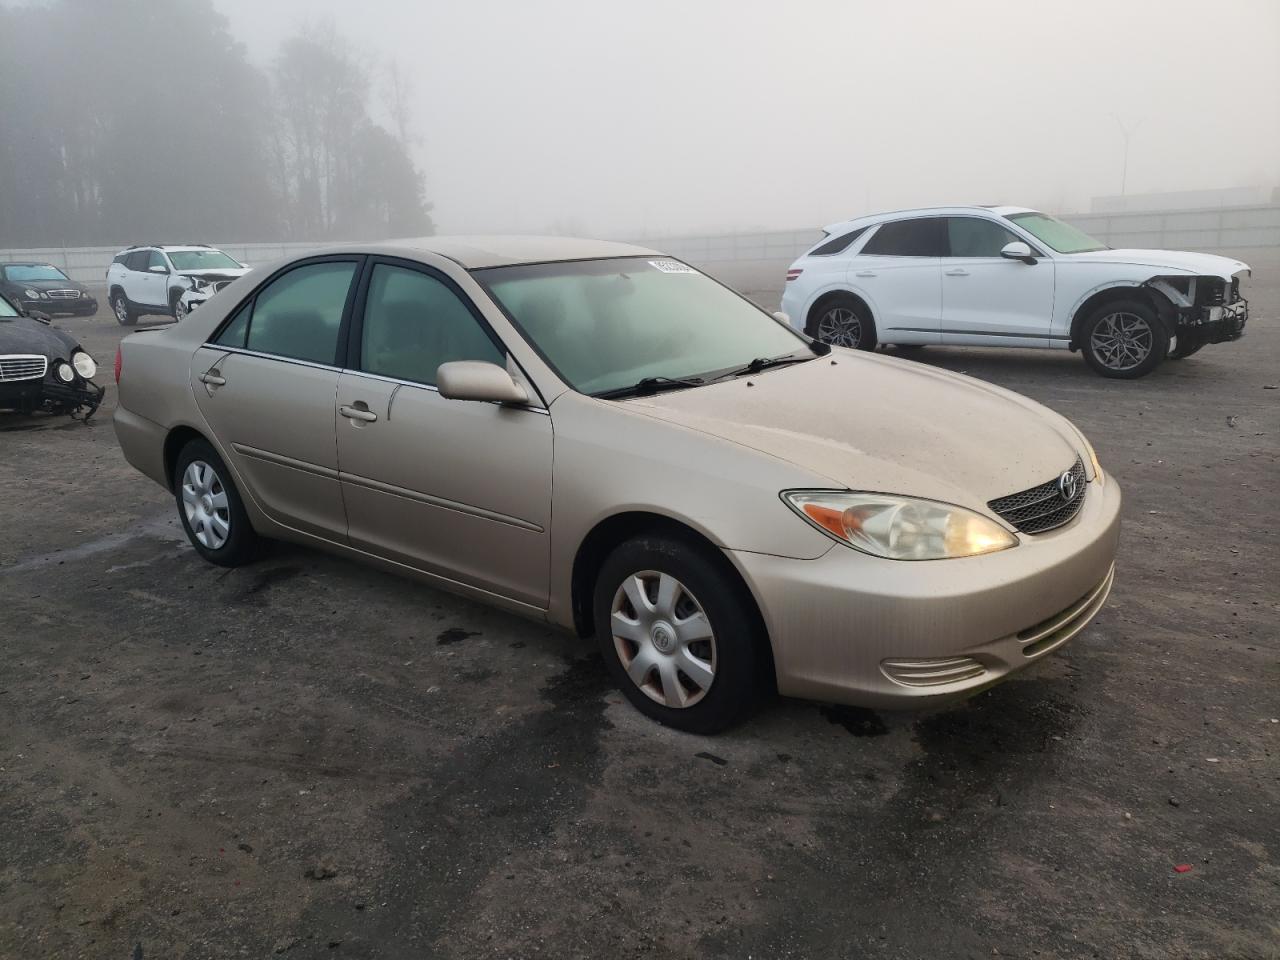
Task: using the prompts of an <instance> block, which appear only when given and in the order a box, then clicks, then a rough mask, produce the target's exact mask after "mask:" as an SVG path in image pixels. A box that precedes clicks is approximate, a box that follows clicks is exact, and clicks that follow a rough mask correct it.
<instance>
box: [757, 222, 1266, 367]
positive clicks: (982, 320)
mask: <svg viewBox="0 0 1280 960" xmlns="http://www.w3.org/2000/svg"><path fill="white" fill-rule="evenodd" d="M826 234H827V236H826V238H825V239H824V240H823V241H822V242H821V243H819V244H817V245H816V246H815V247H813V248H812V249H811V250H809V251H808V252H807V253H805V254H804V255H803V256H802V257H800V259H798V260H797V261H796V262H795V263H793V264H792V265H791V269H790V270H788V271H787V282H786V290H785V292H784V293H783V295H782V310H783V312H784V313H786V314H787V316H788V317H789V318H790V321H791V323H792V324H793V325H794V326H796V327H798V328H800V329H801V330H803V331H805V332H806V333H808V334H809V335H810V336H812V337H815V338H817V339H819V340H823V341H826V342H827V343H833V344H836V345H839V346H845V347H855V348H857V349H861V350H871V349H874V347H875V346H876V344H877V343H883V344H894V345H898V346H903V347H918V346H921V345H924V344H930V343H940V344H956V345H965V344H967V345H971V346H983V347H1056V348H1059V349H1064V350H1065V349H1069V350H1080V351H1082V352H1083V354H1084V358H1085V360H1086V361H1087V362H1088V364H1089V366H1090V367H1092V368H1093V369H1094V370H1096V371H1097V372H1098V373H1100V374H1102V375H1103V376H1105V377H1120V378H1124V379H1132V378H1135V377H1141V376H1143V375H1145V374H1147V373H1150V372H1151V371H1152V370H1153V369H1155V367H1156V366H1157V365H1158V364H1159V363H1160V362H1161V361H1162V360H1164V359H1165V357H1166V356H1167V357H1170V358H1173V359H1179V358H1181V357H1186V356H1190V355H1191V354H1192V353H1195V352H1196V351H1197V350H1199V349H1200V348H1201V347H1202V346H1204V345H1205V344H1206V343H1220V342H1222V341H1224V340H1238V339H1239V338H1240V337H1241V336H1243V335H1244V325H1245V321H1246V320H1247V319H1248V315H1249V306H1248V303H1247V302H1246V301H1245V300H1244V299H1243V298H1242V297H1241V296H1240V279H1241V277H1243V276H1247V275H1248V274H1249V267H1248V265H1247V264H1244V263H1241V262H1240V261H1239V260H1232V259H1229V258H1227V257H1217V256H1212V255H1209V254H1203V253H1176V252H1173V251H1168V250H1112V249H1110V248H1108V247H1107V246H1106V245H1105V244H1103V243H1101V242H1099V241H1098V240H1095V239H1094V238H1093V237H1090V236H1089V235H1088V234H1085V233H1083V232H1081V231H1080V230H1077V229H1076V228H1075V227H1073V226H1071V225H1070V224H1066V223H1063V222H1062V221H1061V220H1056V219H1054V218H1053V217H1050V216H1047V215H1046V214H1043V213H1037V212H1036V211H1035V210H1028V209H1026V208H1023V207H937V208H931V209H926V210H905V211H900V212H897V213H886V214H878V215H876V216H871V217H862V218H860V219H857V220H849V221H846V222H844V223H838V224H834V225H832V226H830V227H827V229H826Z"/></svg>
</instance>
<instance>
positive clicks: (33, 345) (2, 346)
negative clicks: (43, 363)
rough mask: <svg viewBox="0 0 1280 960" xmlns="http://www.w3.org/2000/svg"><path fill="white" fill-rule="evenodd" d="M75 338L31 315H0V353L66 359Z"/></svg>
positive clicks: (68, 356) (73, 347)
mask: <svg viewBox="0 0 1280 960" xmlns="http://www.w3.org/2000/svg"><path fill="white" fill-rule="evenodd" d="M75 347H76V340H75V338H74V337H72V336H70V335H69V334H66V333H63V332H62V331H61V330H58V329H57V328H55V327H51V326H49V325H48V324H46V323H42V322H41V321H39V320H34V319H32V318H31V317H0V354H8V353H38V354H40V355H41V356H45V357H48V358H49V359H51V360H55V359H59V358H60V359H63V360H67V359H69V358H70V357H71V351H72V350H74V349H75Z"/></svg>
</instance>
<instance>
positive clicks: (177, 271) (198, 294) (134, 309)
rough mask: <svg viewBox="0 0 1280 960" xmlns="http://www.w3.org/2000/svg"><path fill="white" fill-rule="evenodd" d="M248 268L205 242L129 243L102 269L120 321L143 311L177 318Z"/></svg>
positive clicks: (130, 322) (130, 321) (128, 323)
mask: <svg viewBox="0 0 1280 960" xmlns="http://www.w3.org/2000/svg"><path fill="white" fill-rule="evenodd" d="M248 272H249V268H248V267H246V266H245V265H244V264H243V263H240V262H239V261H237V260H233V259H232V258H231V257H229V256H227V255H226V254H225V253H223V252H222V251H221V250H218V249H217V248H215V247H210V246H208V245H207V244H200V243H197V244H190V245H186V246H154V247H128V248H126V249H124V250H121V251H120V252H119V253H118V254H116V258H115V260H113V261H112V262H111V266H109V267H108V268H107V299H108V301H109V302H110V303H111V311H112V312H113V313H114V314H115V315H116V320H118V321H119V322H120V323H121V325H123V326H126V327H131V326H133V325H134V324H135V323H137V322H138V317H141V316H145V315H147V314H153V315H158V316H170V317H173V319H175V320H181V319H182V318H183V317H184V316H186V315H187V311H189V310H190V309H191V308H192V307H193V306H194V305H196V304H198V303H200V302H202V301H204V300H207V299H208V298H209V297H211V296H213V294H214V293H215V292H217V291H218V290H221V289H222V288H223V287H225V286H226V285H227V284H228V283H230V282H231V281H232V280H234V279H236V278H237V277H242V276H244V275H245V274H246V273H248Z"/></svg>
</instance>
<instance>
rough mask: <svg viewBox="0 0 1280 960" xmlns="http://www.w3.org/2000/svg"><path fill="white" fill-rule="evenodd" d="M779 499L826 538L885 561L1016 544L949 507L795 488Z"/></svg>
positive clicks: (996, 528)
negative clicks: (825, 535)
mask: <svg viewBox="0 0 1280 960" xmlns="http://www.w3.org/2000/svg"><path fill="white" fill-rule="evenodd" d="M783 499H784V500H785V501H786V502H787V504H788V505H789V506H790V507H791V509H793V510H795V512H796V513H798V514H800V516H802V517H804V519H805V520H808V521H809V523H811V524H813V526H815V527H817V528H818V529H819V530H821V531H822V532H823V533H825V534H827V536H829V537H832V538H834V539H836V540H839V541H840V542H841V543H843V544H845V545H847V546H850V547H853V548H854V549H855V550H861V551H862V552H863V553H869V554H872V555H873V556H877V557H884V558H885V559H887V560H943V559H947V558H952V557H976V556H978V555H979V554H983V553H994V552H995V551H997V550H1005V549H1008V548H1009V547H1016V546H1017V545H1018V539H1017V538H1016V537H1015V536H1014V535H1013V534H1011V533H1009V531H1007V530H1005V529H1004V527H1002V526H1000V525H999V524H997V523H996V522H995V521H993V520H988V519H987V518H986V517H984V516H982V515H981V514H977V513H974V512H973V511H972V510H966V509H964V508H963V507H957V506H953V505H951V504H949V503H937V502H935V501H933V500H916V499H913V498H911V497H896V496H892V495H890V494H884V493H841V492H839V491H835V490H830V491H828V490H796V491H791V492H788V493H784V494H783Z"/></svg>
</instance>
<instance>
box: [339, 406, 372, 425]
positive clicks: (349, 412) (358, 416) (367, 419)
mask: <svg viewBox="0 0 1280 960" xmlns="http://www.w3.org/2000/svg"><path fill="white" fill-rule="evenodd" d="M338 412H339V413H340V414H342V415H343V416H344V417H346V418H347V419H348V420H360V421H362V422H364V423H373V421H375V420H377V419H378V415H377V414H376V413H374V412H373V411H372V410H370V409H368V408H367V407H364V406H363V405H361V406H359V407H349V406H347V405H346V404H345V403H344V404H343V405H342V406H340V407H339V408H338Z"/></svg>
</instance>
